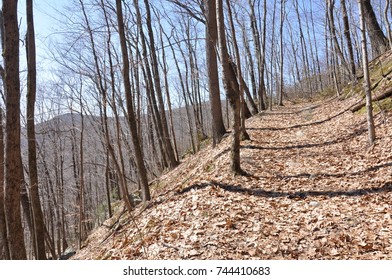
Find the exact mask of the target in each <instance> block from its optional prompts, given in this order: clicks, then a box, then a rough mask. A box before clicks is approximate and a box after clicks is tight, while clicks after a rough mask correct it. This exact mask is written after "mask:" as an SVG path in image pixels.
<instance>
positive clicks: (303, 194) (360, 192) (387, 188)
mask: <svg viewBox="0 0 392 280" xmlns="http://www.w3.org/2000/svg"><path fill="white" fill-rule="evenodd" d="M209 186H214V187H219V188H221V189H224V190H225V191H228V192H234V193H241V194H247V195H253V196H258V197H266V198H279V197H288V198H290V199H298V198H299V199H305V198H307V197H317V196H326V197H329V198H332V197H337V196H349V197H353V196H365V195H369V194H378V193H388V192H392V182H387V183H385V184H384V185H383V186H381V187H372V188H362V189H355V190H347V191H298V192H280V191H266V190H263V189H249V188H244V187H242V186H239V185H230V184H225V183H221V182H216V181H210V182H206V183H200V184H194V185H191V186H189V187H186V188H184V189H182V190H181V191H177V193H176V194H177V195H181V194H184V193H187V192H189V191H190V190H192V189H193V190H199V189H204V188H207V187H209Z"/></svg>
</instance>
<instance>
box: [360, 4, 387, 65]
mask: <svg viewBox="0 0 392 280" xmlns="http://www.w3.org/2000/svg"><path fill="white" fill-rule="evenodd" d="M362 7H363V14H362V16H363V18H364V20H365V22H366V26H367V30H368V35H369V39H370V45H371V46H372V57H373V58H375V57H377V56H379V55H380V54H382V53H384V52H385V51H386V50H387V49H388V40H387V38H386V37H385V35H384V32H383V31H382V29H381V27H380V25H379V24H378V21H377V17H376V14H375V13H374V10H373V7H372V4H371V2H370V0H363V2H362Z"/></svg>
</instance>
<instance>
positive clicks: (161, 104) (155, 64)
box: [144, 0, 178, 168]
mask: <svg viewBox="0 0 392 280" xmlns="http://www.w3.org/2000/svg"><path fill="white" fill-rule="evenodd" d="M144 5H145V6H146V22H147V30H148V37H149V39H150V46H151V48H150V55H151V58H152V65H151V66H152V70H153V75H154V85H155V93H156V95H157V98H158V103H159V111H160V120H161V122H162V128H163V141H164V144H165V149H166V153H167V155H168V160H169V161H168V162H169V165H170V167H171V168H174V167H176V166H177V165H178V161H177V160H176V156H175V153H174V149H173V146H172V144H171V142H170V136H169V128H168V125H167V119H166V111H165V106H164V102H163V94H162V89H161V81H160V78H159V69H158V59H157V55H156V52H155V39H154V34H153V29H152V25H151V15H150V14H151V13H150V4H149V2H148V0H144Z"/></svg>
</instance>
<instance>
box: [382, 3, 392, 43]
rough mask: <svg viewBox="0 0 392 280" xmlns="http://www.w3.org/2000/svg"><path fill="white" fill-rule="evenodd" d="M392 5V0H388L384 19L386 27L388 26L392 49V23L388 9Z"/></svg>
mask: <svg viewBox="0 0 392 280" xmlns="http://www.w3.org/2000/svg"><path fill="white" fill-rule="evenodd" d="M390 6H391V3H390V0H386V1H385V7H384V21H385V24H386V28H387V36H388V43H389V49H392V31H391V23H390V22H389V17H388V10H389V9H390V8H391V7H390ZM391 13H392V10H391Z"/></svg>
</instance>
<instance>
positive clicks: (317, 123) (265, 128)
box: [246, 106, 351, 131]
mask: <svg viewBox="0 0 392 280" xmlns="http://www.w3.org/2000/svg"><path fill="white" fill-rule="evenodd" d="M350 109H351V106H350V107H349V108H347V109H345V110H343V111H341V112H339V113H337V114H336V115H333V116H331V117H328V118H326V119H323V120H319V121H315V122H311V123H304V124H296V125H292V126H286V127H261V128H257V127H248V128H246V129H248V130H260V131H281V130H289V129H294V128H301V127H307V126H313V125H319V124H323V123H325V122H328V121H331V120H333V119H334V118H337V117H339V116H340V115H343V114H344V113H346V112H348V111H349V110H350ZM306 110H310V109H309V108H306V109H304V111H306ZM264 114H265V113H264ZM269 114H270V115H271V113H269ZM289 114H296V112H294V113H289Z"/></svg>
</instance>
